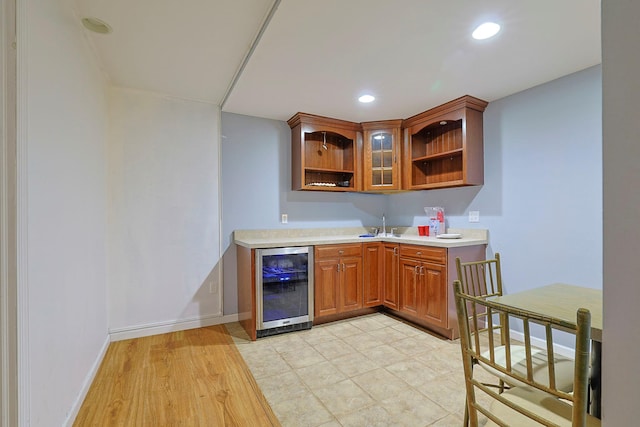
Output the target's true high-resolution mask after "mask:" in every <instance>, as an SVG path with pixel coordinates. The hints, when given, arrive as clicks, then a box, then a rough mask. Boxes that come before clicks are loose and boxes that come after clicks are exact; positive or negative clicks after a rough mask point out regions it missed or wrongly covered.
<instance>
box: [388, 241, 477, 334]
mask: <svg viewBox="0 0 640 427" xmlns="http://www.w3.org/2000/svg"><path fill="white" fill-rule="evenodd" d="M399 252H400V256H399V270H400V274H399V280H398V288H399V292H398V294H399V298H398V305H397V307H396V308H394V307H393V305H389V304H386V303H385V305H386V307H388V308H390V309H392V310H396V312H397V313H398V314H399V315H401V316H402V317H406V318H408V319H409V320H412V321H415V322H416V323H419V324H421V325H423V326H425V327H427V328H429V329H432V330H433V331H434V332H437V333H438V334H440V335H443V336H446V337H447V338H449V339H453V338H457V337H458V321H457V315H456V309H455V300H454V296H453V286H452V283H453V281H454V280H455V279H456V278H457V272H456V266H455V260H456V257H460V259H462V260H463V261H478V260H481V259H484V258H485V245H477V246H466V247H458V248H437V247H430V246H419V245H405V244H400V245H399ZM386 286H387V284H386V283H385V289H386Z"/></svg>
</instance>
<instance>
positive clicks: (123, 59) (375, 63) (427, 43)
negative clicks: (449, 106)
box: [72, 0, 601, 122]
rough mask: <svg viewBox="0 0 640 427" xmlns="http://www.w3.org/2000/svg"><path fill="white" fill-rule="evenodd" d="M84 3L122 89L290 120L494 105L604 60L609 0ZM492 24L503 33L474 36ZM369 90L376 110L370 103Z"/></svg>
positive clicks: (80, 3) (79, 5)
mask: <svg viewBox="0 0 640 427" xmlns="http://www.w3.org/2000/svg"><path fill="white" fill-rule="evenodd" d="M72 1H73V2H75V3H73V4H74V6H73V7H74V8H75V10H76V13H77V14H78V16H79V17H83V16H93V17H96V18H99V19H102V20H104V21H106V22H107V23H109V24H110V25H111V26H112V27H113V33H112V34H109V35H99V34H94V33H89V32H87V34H88V37H89V40H90V42H91V44H92V45H93V47H94V48H95V49H96V52H97V56H98V57H99V60H100V62H101V64H102V66H103V68H104V71H105V73H106V74H107V76H108V77H109V79H110V81H111V83H112V84H114V85H117V86H124V87H132V88H136V89H143V90H149V91H153V92H158V93H162V94H167V95H170V96H176V97H180V98H187V99H193V100H201V101H206V102H211V103H214V104H217V105H220V104H221V103H223V102H224V103H223V104H222V107H223V111H227V112H233V113H238V114H246V115H251V116H257V117H265V118H271V119H277V120H287V119H288V118H290V117H291V116H292V115H293V114H295V113H296V112H298V111H303V112H307V113H312V114H319V115H324V116H329V117H336V118H341V119H345V120H351V121H356V122H361V121H371V120H381V119H394V118H407V117H409V116H412V115H414V114H417V113H420V112H422V111H424V110H427V109H429V108H432V107H434V106H437V105H439V104H441V103H443V102H446V101H449V100H451V99H454V98H457V97H459V96H462V95H465V94H469V95H473V96H476V97H478V98H482V99H484V100H486V101H489V102H491V101H494V100H496V99H499V98H502V97H504V96H507V95H510V94H513V93H516V92H519V91H522V90H524V89H528V88H530V87H533V86H536V85H538V84H541V83H544V82H547V81H550V80H553V79H556V78H558V77H561V76H564V75H567V74H570V73H573V72H575V71H579V70H582V69H584V68H587V67H590V66H592V65H596V64H599V63H600V61H601V51H600V0H561V1H558V0H515V1H514V0H485V1H478V0H281V1H277V0H276V1H274V0H181V1H175V0H109V1H104V0H72ZM272 8H274V10H275V13H273V15H272V17H271V19H269V18H270V15H269V13H270V11H271V10H272ZM488 19H491V20H494V21H496V22H498V23H500V24H501V26H502V31H501V32H500V33H499V34H498V36H497V37H494V38H493V39H490V40H485V41H476V40H473V39H472V38H471V37H470V34H471V31H472V30H473V28H474V27H475V26H476V25H477V24H479V23H481V22H483V21H485V20H488ZM263 23H267V25H266V27H265V30H264V32H263V33H261V32H260V30H261V28H262V27H263ZM259 35H261V37H258V36H259ZM257 38H259V42H258V43H257V45H255V50H253V52H252V53H251V55H250V58H249V60H248V62H247V63H246V67H244V69H243V70H242V72H241V74H240V75H239V78H238V79H237V82H236V84H235V86H234V87H233V89H232V90H231V92H230V93H229V94H228V96H227V92H228V90H229V88H230V86H231V84H232V82H233V81H234V76H235V75H236V73H237V72H238V70H240V69H241V66H242V64H243V59H244V58H245V57H246V56H247V55H248V54H249V53H250V51H251V46H252V43H253V41H254V40H256V39H257ZM365 92H368V93H371V94H373V95H375V96H376V98H377V99H376V101H375V102H374V103H372V104H360V103H359V102H357V100H356V98H357V97H358V96H359V95H361V94H362V93H365Z"/></svg>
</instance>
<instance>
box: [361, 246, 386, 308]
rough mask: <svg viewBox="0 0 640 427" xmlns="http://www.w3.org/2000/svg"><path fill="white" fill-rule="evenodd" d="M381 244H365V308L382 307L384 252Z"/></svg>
mask: <svg viewBox="0 0 640 427" xmlns="http://www.w3.org/2000/svg"><path fill="white" fill-rule="evenodd" d="M382 248H383V246H382V244H381V243H365V244H364V252H363V259H362V261H363V280H362V281H363V288H364V300H363V303H364V306H365V307H375V306H378V305H382V283H383V280H384V276H383V272H384V265H383V257H382V255H383V252H382Z"/></svg>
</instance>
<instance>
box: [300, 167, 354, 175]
mask: <svg viewBox="0 0 640 427" xmlns="http://www.w3.org/2000/svg"><path fill="white" fill-rule="evenodd" d="M304 170H306V171H308V172H326V173H346V174H353V172H354V171H353V170H346V169H329V168H314V167H306V168H304Z"/></svg>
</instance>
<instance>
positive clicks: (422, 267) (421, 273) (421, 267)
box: [420, 265, 424, 276]
mask: <svg viewBox="0 0 640 427" xmlns="http://www.w3.org/2000/svg"><path fill="white" fill-rule="evenodd" d="M420 275H421V276H424V266H423V265H421V266H420Z"/></svg>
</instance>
